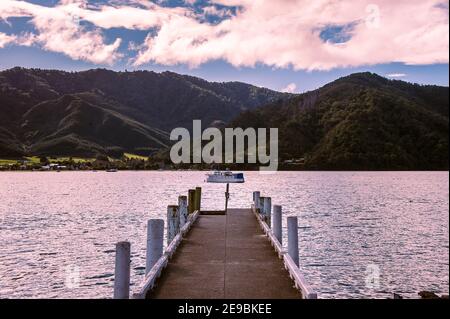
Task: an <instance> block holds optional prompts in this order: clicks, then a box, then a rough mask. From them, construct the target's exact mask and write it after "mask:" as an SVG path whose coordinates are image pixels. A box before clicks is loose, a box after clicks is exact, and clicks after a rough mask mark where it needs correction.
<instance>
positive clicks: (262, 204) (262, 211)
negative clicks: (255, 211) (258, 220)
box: [258, 196, 264, 215]
mask: <svg viewBox="0 0 450 319" xmlns="http://www.w3.org/2000/svg"><path fill="white" fill-rule="evenodd" d="M258 206H259V207H258V208H259V213H260V214H261V215H264V197H263V196H260V197H259V204H258Z"/></svg>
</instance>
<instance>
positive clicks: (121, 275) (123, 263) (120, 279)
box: [114, 241, 131, 299]
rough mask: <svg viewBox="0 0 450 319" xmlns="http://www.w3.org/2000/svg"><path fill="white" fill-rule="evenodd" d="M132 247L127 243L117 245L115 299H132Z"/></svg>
mask: <svg viewBox="0 0 450 319" xmlns="http://www.w3.org/2000/svg"><path fill="white" fill-rule="evenodd" d="M130 256H131V245H130V243H129V242H127V241H122V242H119V243H117V244H116V266H115V269H114V299H129V298H130Z"/></svg>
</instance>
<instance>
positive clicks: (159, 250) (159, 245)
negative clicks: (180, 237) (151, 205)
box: [145, 219, 164, 274]
mask: <svg viewBox="0 0 450 319" xmlns="http://www.w3.org/2000/svg"><path fill="white" fill-rule="evenodd" d="M163 242H164V220H162V219H150V220H149V221H148V223H147V256H146V263H145V274H148V272H149V271H150V270H151V269H152V267H153V266H154V265H155V263H156V262H157V261H158V259H159V258H161V256H162V254H163Z"/></svg>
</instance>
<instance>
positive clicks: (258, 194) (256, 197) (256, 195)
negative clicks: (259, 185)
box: [253, 191, 261, 209]
mask: <svg viewBox="0 0 450 319" xmlns="http://www.w3.org/2000/svg"><path fill="white" fill-rule="evenodd" d="M260 197H261V192H258V191H256V192H253V205H255V209H258V208H259V198H260Z"/></svg>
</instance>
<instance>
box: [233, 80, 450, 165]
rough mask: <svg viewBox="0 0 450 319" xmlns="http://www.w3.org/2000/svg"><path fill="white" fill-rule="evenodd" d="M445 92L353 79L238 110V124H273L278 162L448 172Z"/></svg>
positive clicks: (446, 88)
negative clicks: (277, 140)
mask: <svg viewBox="0 0 450 319" xmlns="http://www.w3.org/2000/svg"><path fill="white" fill-rule="evenodd" d="M448 110H449V88H448V87H439V86H422V85H416V84H410V83H407V82H403V81H394V80H388V79H386V78H384V77H381V76H378V75H376V74H372V73H358V74H353V75H350V76H347V77H344V78H341V79H338V80H336V81H334V82H332V83H329V84H327V85H325V86H324V87H322V88H320V89H318V90H315V91H312V92H308V93H305V94H302V95H300V96H297V97H294V98H293V99H290V100H288V101H284V102H283V101H279V102H277V103H273V104H270V105H268V106H266V107H263V108H258V109H256V110H250V111H246V112H243V113H242V114H241V115H239V116H238V117H237V118H236V119H235V120H234V121H233V122H232V124H231V126H238V127H278V128H279V135H280V156H281V161H282V162H283V161H286V160H287V161H289V162H290V160H291V159H294V162H301V163H303V161H304V165H302V166H301V167H302V168H303V169H327V170H330V169H337V170H346V169H348V170H383V169H386V170H397V169H401V170H403V169H405V170H406V169H407V170H438V169H445V170H447V169H448V151H449V149H448V140H449V135H448V134H449V131H448V129H449V122H448Z"/></svg>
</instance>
